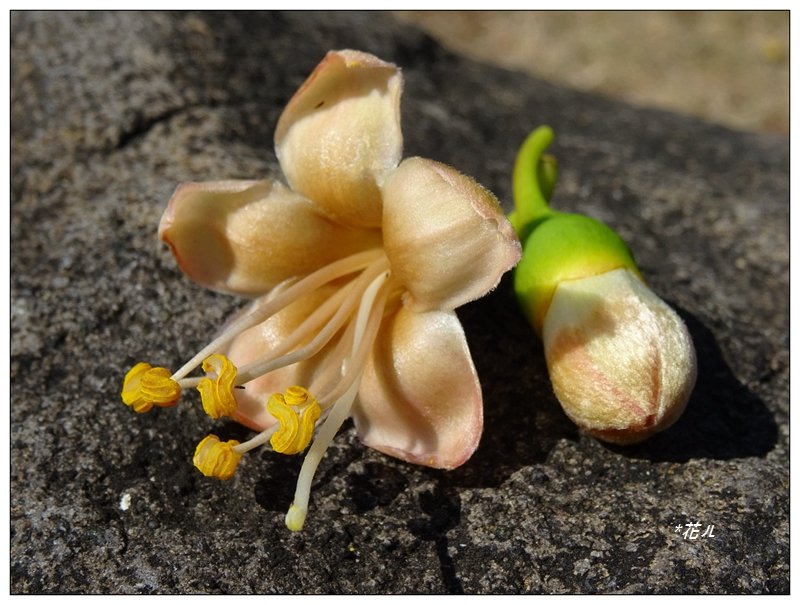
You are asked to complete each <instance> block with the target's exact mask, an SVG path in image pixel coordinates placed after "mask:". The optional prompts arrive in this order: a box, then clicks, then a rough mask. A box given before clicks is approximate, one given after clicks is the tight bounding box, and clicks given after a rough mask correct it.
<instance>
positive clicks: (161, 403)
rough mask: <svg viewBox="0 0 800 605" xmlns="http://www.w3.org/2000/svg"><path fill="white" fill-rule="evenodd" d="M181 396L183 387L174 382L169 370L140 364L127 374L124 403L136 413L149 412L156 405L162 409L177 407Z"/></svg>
mask: <svg viewBox="0 0 800 605" xmlns="http://www.w3.org/2000/svg"><path fill="white" fill-rule="evenodd" d="M180 396H181V387H180V385H179V384H178V383H177V382H175V381H174V380H172V374H171V373H170V371H169V370H168V369H167V368H154V367H153V366H151V365H150V364H149V363H145V362H139V363H137V364H136V365H135V366H133V367H132V368H131V369H130V370H129V371H128V373H127V374H125V380H124V382H123V384H122V401H123V402H124V403H125V405H127V406H129V407H131V408H133V411H135V412H139V413H144V412H149V411H150V410H151V409H153V406H154V405H157V406H158V407H162V408H165V407H169V406H172V405H175V404H176V403H178V399H179V398H180Z"/></svg>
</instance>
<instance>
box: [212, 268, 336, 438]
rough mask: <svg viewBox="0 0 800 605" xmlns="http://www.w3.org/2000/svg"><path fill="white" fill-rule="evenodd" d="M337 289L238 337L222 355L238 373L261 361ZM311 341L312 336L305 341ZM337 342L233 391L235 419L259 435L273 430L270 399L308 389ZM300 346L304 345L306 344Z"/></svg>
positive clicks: (292, 307)
mask: <svg viewBox="0 0 800 605" xmlns="http://www.w3.org/2000/svg"><path fill="white" fill-rule="evenodd" d="M337 287H338V285H335V284H329V285H327V286H323V287H322V288H319V289H318V290H316V291H314V292H312V293H310V294H308V295H306V296H304V297H302V298H300V299H298V300H297V301H295V302H294V303H292V304H290V305H289V306H287V307H286V308H285V309H283V310H282V311H280V312H278V313H276V314H275V315H273V316H272V317H270V318H269V319H267V320H266V321H264V322H262V323H260V324H258V325H257V326H254V327H252V328H250V329H249V330H246V331H245V332H243V333H242V334H240V335H239V336H237V337H236V338H235V339H234V340H233V341H232V342H231V343H230V344H229V345H227V346H226V347H225V348H224V349H223V350H221V351H219V352H220V353H222V354H223V355H226V356H227V357H228V359H230V360H231V362H232V363H233V364H234V365H235V366H236V367H237V368H238V369H239V370H241V369H242V368H244V367H245V366H247V365H248V364H250V363H253V362H255V361H258V360H259V359H262V358H263V357H265V356H266V355H267V354H268V353H269V352H270V351H272V350H275V349H276V348H277V347H278V346H279V345H280V344H281V343H283V342H284V341H286V339H287V338H288V337H289V335H290V334H291V333H292V332H294V331H295V330H296V329H297V327H298V326H300V324H302V323H303V321H304V320H305V319H306V318H308V316H309V315H311V313H313V312H314V311H315V310H316V309H317V308H318V307H319V306H320V305H321V304H322V303H323V302H324V301H325V300H326V299H327V298H328V297H329V296H330V295H331V294H333V292H335V291H336V289H337ZM265 300H267V297H265V299H264V300H261V299H259V300H256V301H253V302H252V303H251V305H250V306H248V307H246V308H245V309H243V310H242V311H241V312H240V314H243V313H249V312H250V311H251V310H252V309H251V308H252V307H253V306H257V305H260V304H263V302H264V301H265ZM312 337H313V334H311V335H309V337H308V339H306V340H310V339H311V338H312ZM335 342H336V341H335V339H334V340H333V341H332V342H331V343H329V344H328V345H327V346H326V347H325V348H323V349H322V350H321V351H320V352H319V353H317V354H316V355H315V356H314V357H312V358H310V359H307V360H305V361H300V362H298V363H295V364H292V365H289V366H286V367H284V368H280V369H278V370H274V371H272V372H269V373H268V374H264V375H262V376H260V377H259V378H256V379H255V380H252V381H250V382H248V383H247V384H245V385H243V386H244V388H243V389H234V391H233V393H234V396H235V397H236V401H237V403H238V404H239V407H238V410H237V412H236V415H235V416H234V418H235V419H236V420H237V421H238V422H240V423H242V424H244V425H246V426H248V427H250V428H252V429H254V430H258V431H260V430H264V429H266V428H269V427H270V426H272V425H273V424H274V423H275V419H274V418H273V417H272V416H271V415H270V414H269V413H268V412H267V409H266V403H267V399H268V398H269V396H270V395H272V394H273V393H282V392H284V391H285V390H286V389H287V388H288V387H290V386H295V385H297V386H304V387H308V386H309V385H310V384H311V382H312V381H313V379H314V378H315V377H316V376H317V374H318V372H319V371H320V370H321V368H320V366H321V364H322V363H323V361H324V360H325V359H326V357H327V355H328V354H329V353H330V351H331V350H332V348H333V346H334V345H335ZM301 344H305V341H304V342H303V343H301Z"/></svg>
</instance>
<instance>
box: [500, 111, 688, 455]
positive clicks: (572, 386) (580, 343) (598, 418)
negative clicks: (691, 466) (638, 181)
mask: <svg viewBox="0 0 800 605" xmlns="http://www.w3.org/2000/svg"><path fill="white" fill-rule="evenodd" d="M552 139H553V133H552V131H551V130H550V129H549V128H547V127H542V128H539V129H537V130H535V131H534V132H533V133H531V135H530V136H529V137H528V138H527V139H526V141H525V142H524V143H523V145H522V148H521V149H520V152H519V155H518V156H517V162H516V164H515V166H514V202H515V206H516V209H515V212H514V213H513V215H512V217H511V218H512V224H513V225H514V227H515V229H516V230H517V232H518V234H519V235H520V239H521V240H523V256H522V260H521V261H520V262H519V264H518V265H517V267H516V269H515V273H514V290H515V292H516V295H517V299H518V301H519V303H520V305H521V307H522V309H523V311H524V312H525V314H526V315H527V317H528V319H529V321H530V322H531V324H532V325H533V327H534V329H535V330H536V332H537V333H538V334H539V335H540V336H541V337H542V340H543V342H544V352H545V358H546V360H547V368H548V371H549V373H550V380H551V381H552V384H553V390H554V391H555V394H556V397H557V398H558V400H559V402H560V403H561V406H562V407H563V409H564V412H565V413H566V414H567V415H568V416H569V417H570V418H571V419H572V420H573V421H574V422H575V423H576V424H577V425H578V426H579V427H581V428H582V429H584V430H585V431H586V432H588V433H589V434H591V435H593V436H595V437H597V438H598V439H602V440H604V441H609V442H612V443H619V444H627V443H635V442H637V441H641V440H643V439H646V438H647V437H649V436H650V435H652V434H653V433H655V432H657V431H660V430H663V429H665V428H667V427H668V426H670V425H671V424H672V423H673V422H675V420H677V419H678V417H679V416H680V414H681V412H683V409H684V408H685V407H686V403H687V401H688V399H689V395H690V394H691V391H692V388H693V387H694V383H695V379H696V375H697V362H696V359H695V352H694V347H693V345H692V340H691V337H690V336H689V332H688V331H687V329H686V326H685V325H684V323H683V322H682V321H681V319H680V318H679V317H678V315H677V314H676V313H675V311H673V310H672V309H671V308H670V307H669V306H668V305H667V304H666V303H664V302H663V301H662V300H661V299H660V298H658V297H657V296H656V295H655V294H653V292H652V291H650V289H648V288H647V286H646V285H645V284H644V282H643V281H642V277H641V274H640V273H639V269H638V268H637V267H636V263H635V261H634V259H633V255H632V254H631V252H630V250H629V249H628V247H627V246H626V245H625V242H624V241H623V240H622V239H621V238H620V237H619V235H617V234H616V233H615V232H614V231H613V230H612V229H611V228H609V227H608V226H607V225H605V224H603V223H601V222H600V221H597V220H595V219H593V218H590V217H588V216H584V215H581V214H566V213H562V212H557V211H554V210H552V209H551V208H550V206H549V200H548V198H549V196H550V194H551V193H552V191H553V188H554V185H555V179H556V175H557V172H556V164H555V160H554V159H553V158H547V161H545V157H546V156H545V157H543V156H542V153H543V151H544V150H545V149H546V147H547V146H548V145H549V144H550V142H551V141H552Z"/></svg>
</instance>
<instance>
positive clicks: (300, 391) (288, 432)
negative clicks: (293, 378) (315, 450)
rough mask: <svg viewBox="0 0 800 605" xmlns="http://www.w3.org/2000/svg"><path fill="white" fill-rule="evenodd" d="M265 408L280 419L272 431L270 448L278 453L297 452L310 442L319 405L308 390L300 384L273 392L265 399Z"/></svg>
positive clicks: (318, 412) (318, 415)
mask: <svg viewBox="0 0 800 605" xmlns="http://www.w3.org/2000/svg"><path fill="white" fill-rule="evenodd" d="M267 411H268V412H269V413H270V414H272V416H273V417H275V419H276V420H277V421H278V422H279V424H280V428H279V429H278V430H277V431H276V432H275V434H274V435H272V438H271V439H270V444H271V445H272V449H273V450H275V451H276V452H280V453H281V454H299V453H300V452H302V451H303V450H304V449H306V447H308V444H309V443H310V442H311V437H312V436H313V435H314V426H315V424H316V422H317V420H319V417H320V413H321V410H320V407H319V404H318V403H317V400H316V399H315V398H314V396H313V395H311V393H309V392H308V391H307V390H306V389H304V388H303V387H300V386H293V387H289V388H288V389H286V391H285V392H284V393H283V394H280V393H275V394H273V395H272V396H271V397H270V398H269V400H268V401H267Z"/></svg>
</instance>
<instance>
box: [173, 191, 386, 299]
mask: <svg viewBox="0 0 800 605" xmlns="http://www.w3.org/2000/svg"><path fill="white" fill-rule="evenodd" d="M158 233H159V237H161V239H162V240H164V241H165V242H166V243H167V244H169V246H170V248H171V249H172V253H173V254H174V255H175V258H176V259H177V261H178V264H179V265H180V267H181V269H182V270H183V272H184V273H186V275H188V276H189V277H190V278H192V279H193V280H194V281H196V282H198V283H200V284H202V285H204V286H206V287H208V288H212V289H214V290H219V291H221V292H229V293H234V294H242V295H245V296H254V295H259V294H263V293H264V292H266V291H268V290H269V289H270V288H272V287H273V286H275V285H276V284H277V283H280V282H281V281H283V280H285V279H287V278H289V277H291V276H294V275H303V274H306V273H310V272H311V271H313V270H315V269H318V268H320V267H322V266H324V265H326V264H328V263H330V262H332V261H334V260H337V259H339V258H342V257H344V256H347V255H349V254H353V253H355V252H359V251H362V250H366V249H368V248H371V247H375V246H379V245H380V234H379V233H378V232H377V230H365V229H351V228H348V227H343V226H342V225H339V224H338V223H335V222H333V221H331V220H330V219H328V218H327V217H326V216H325V215H324V214H323V213H322V211H320V209H319V208H317V207H316V206H315V205H314V204H312V203H311V202H309V201H308V200H307V199H305V198H304V197H303V196H301V195H299V194H297V193H295V192H293V191H291V190H289V189H287V188H286V187H285V186H283V185H282V184H280V183H278V182H270V181H215V182H206V183H183V184H181V185H179V186H178V188H177V189H176V190H175V193H174V194H173V195H172V198H171V199H170V201H169V205H168V207H167V210H166V211H165V212H164V216H163V217H162V218H161V224H160V226H159V230H158Z"/></svg>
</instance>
